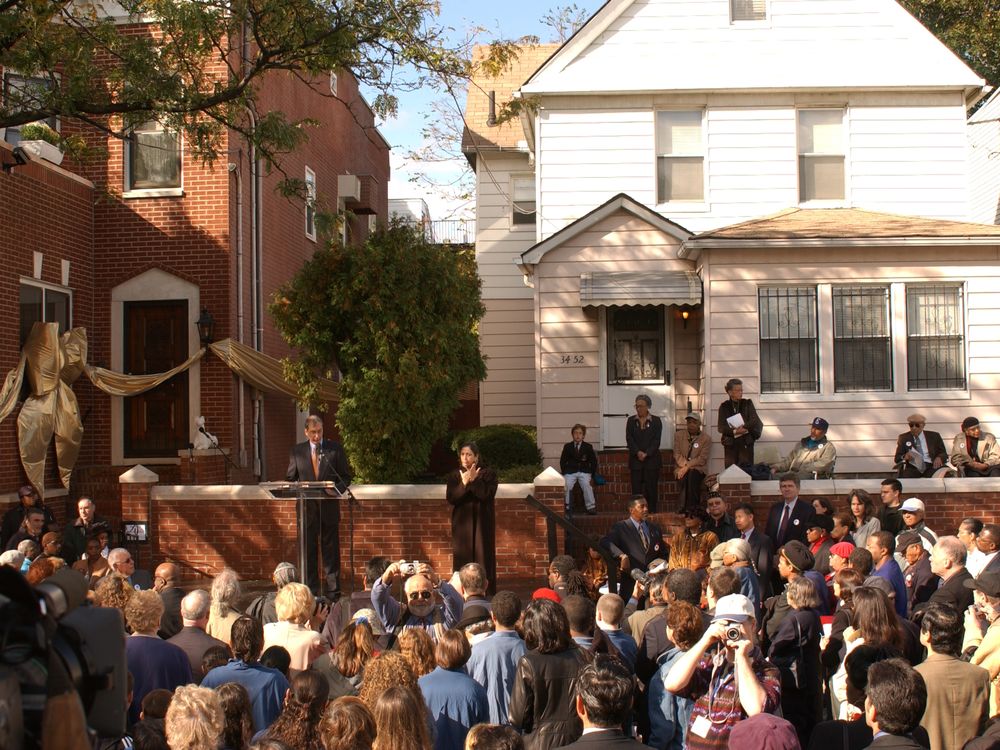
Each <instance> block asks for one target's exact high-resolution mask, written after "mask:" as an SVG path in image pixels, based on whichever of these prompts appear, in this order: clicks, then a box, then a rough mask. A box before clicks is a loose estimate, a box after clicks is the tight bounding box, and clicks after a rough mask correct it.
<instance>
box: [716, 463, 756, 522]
mask: <svg viewBox="0 0 1000 750" xmlns="http://www.w3.org/2000/svg"><path fill="white" fill-rule="evenodd" d="M719 492H720V493H722V496H723V497H724V498H725V499H726V502H727V503H728V504H729V510H730V512H732V509H733V508H735V507H736V506H737V505H739V504H740V503H749V502H751V500H750V475H749V474H747V473H746V472H745V471H743V469H741V468H739V467H738V466H736V465H735V464H734V465H733V466H730V467H729V468H728V469H726V470H725V471H724V472H722V473H721V474H719Z"/></svg>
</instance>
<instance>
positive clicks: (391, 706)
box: [372, 657, 431, 750]
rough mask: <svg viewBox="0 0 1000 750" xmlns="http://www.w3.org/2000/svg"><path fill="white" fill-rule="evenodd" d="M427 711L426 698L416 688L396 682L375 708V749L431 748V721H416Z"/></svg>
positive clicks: (376, 703) (412, 749)
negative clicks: (428, 724)
mask: <svg viewBox="0 0 1000 750" xmlns="http://www.w3.org/2000/svg"><path fill="white" fill-rule="evenodd" d="M380 658H381V657H380ZM376 661H377V660H376ZM426 713H427V708H426V707H425V706H424V700H423V698H422V697H421V696H420V691H419V690H417V689H416V688H413V687H408V686H406V685H396V686H393V687H391V688H389V689H388V690H386V691H385V692H384V693H382V694H381V695H380V696H379V697H378V699H377V700H376V701H375V710H374V711H372V714H373V715H374V717H375V729H376V736H375V742H373V743H372V750H430V749H431V733H430V729H429V728H428V726H427V722H426V721H414V718H415V717H417V716H424V715H425V714H426Z"/></svg>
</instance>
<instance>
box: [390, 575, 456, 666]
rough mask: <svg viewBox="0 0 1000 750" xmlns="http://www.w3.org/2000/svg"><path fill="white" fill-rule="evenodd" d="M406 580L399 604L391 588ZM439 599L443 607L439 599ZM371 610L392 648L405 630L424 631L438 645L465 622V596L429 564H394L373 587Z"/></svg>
mask: <svg viewBox="0 0 1000 750" xmlns="http://www.w3.org/2000/svg"><path fill="white" fill-rule="evenodd" d="M402 578H406V581H405V583H404V584H403V593H404V595H405V597H406V601H405V603H404V604H400V603H399V602H398V601H397V600H396V599H395V598H394V597H393V596H392V593H391V588H392V584H393V582H394V581H398V580H400V579H402ZM438 595H440V600H441V603H438V599H437V596H438ZM372 606H373V607H374V608H375V612H376V613H378V616H379V619H380V620H382V625H383V626H384V627H385V632H386V633H389V634H391V635H390V641H389V648H392V645H393V644H394V642H395V640H396V638H398V637H399V634H400V633H402V632H403V630H404V629H406V628H423V629H424V630H426V631H427V633H428V634H429V635H430V637H431V638H432V639H434V640H435V641H436V640H437V639H438V636H439V635H440V634H441V633H443V632H444V631H445V630H448V629H450V628H453V627H454V626H455V623H456V622H458V621H459V620H460V619H461V618H462V607H463V600H462V595H461V594H459V593H458V591H457V590H455V587H454V586H452V585H451V584H450V583H448V582H447V581H442V580H441V578H440V576H438V575H437V573H435V572H434V569H433V568H432V567H431V566H430V565H428V564H427V563H422V562H405V561H403V560H401V561H399V562H394V563H392V564H391V565H390V566H389V567H388V568H386V570H385V573H383V574H382V577H381V578H379V579H378V580H376V581H375V585H374V586H372Z"/></svg>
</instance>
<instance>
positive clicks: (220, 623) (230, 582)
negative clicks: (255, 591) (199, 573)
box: [205, 568, 243, 646]
mask: <svg viewBox="0 0 1000 750" xmlns="http://www.w3.org/2000/svg"><path fill="white" fill-rule="evenodd" d="M242 593H243V592H242V590H241V589H240V579H239V577H238V576H237V575H236V571H235V570H233V569H232V568H223V569H222V570H221V571H220V572H219V575H217V576H216V577H215V580H213V581H212V607H211V609H210V610H209V615H208V625H206V626H205V632H206V633H208V634H209V635H210V636H212V637H213V638H218V639H219V640H220V641H222V642H223V643H225V644H226V645H227V646H232V645H233V644H232V637H231V636H230V633H231V631H232V629H233V623H234V622H236V620H237V619H238V618H239V616H240V615H241V614H243V613H242V612H240V611H239V610H238V609H236V605H237V604H238V603H239V601H240V595H241V594H242Z"/></svg>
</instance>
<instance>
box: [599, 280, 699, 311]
mask: <svg viewBox="0 0 1000 750" xmlns="http://www.w3.org/2000/svg"><path fill="white" fill-rule="evenodd" d="M580 304H581V305H582V306H583V307H601V306H604V307H613V306H627V305H700V304H701V279H699V278H698V274H696V273H695V272H694V271H660V272H652V273H651V272H649V271H644V272H635V271H622V272H606V273H584V274H581V275H580Z"/></svg>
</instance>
